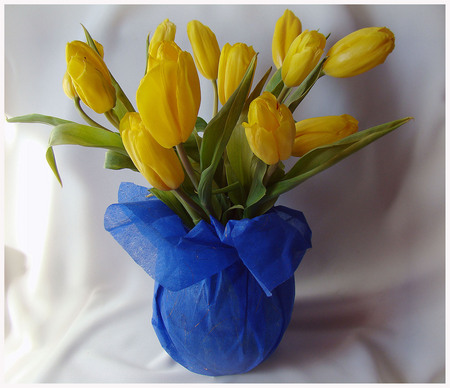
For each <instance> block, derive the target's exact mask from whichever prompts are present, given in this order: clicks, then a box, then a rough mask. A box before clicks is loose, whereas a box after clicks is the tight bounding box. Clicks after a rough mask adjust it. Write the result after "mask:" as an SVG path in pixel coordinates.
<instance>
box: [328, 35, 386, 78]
mask: <svg viewBox="0 0 450 388" xmlns="http://www.w3.org/2000/svg"><path fill="white" fill-rule="evenodd" d="M394 47H395V36H394V34H393V33H392V32H391V31H390V30H389V29H388V28H386V27H367V28H362V29H360V30H357V31H354V32H352V33H351V34H349V35H347V36H346V37H344V38H342V39H341V40H340V41H338V42H337V43H336V44H335V45H334V46H333V47H331V49H330V51H329V52H328V54H327V56H328V59H327V61H326V62H325V65H324V67H323V71H324V72H325V74H327V75H329V76H331V77H339V78H344V77H353V76H355V75H358V74H361V73H364V72H366V71H368V70H370V69H372V68H374V67H375V66H378V65H381V64H382V63H383V62H384V61H385V60H386V58H387V56H388V55H389V54H390V53H391V52H392V50H394Z"/></svg>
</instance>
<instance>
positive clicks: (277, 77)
mask: <svg viewBox="0 0 450 388" xmlns="http://www.w3.org/2000/svg"><path fill="white" fill-rule="evenodd" d="M283 86H284V83H283V80H282V79H281V67H280V68H279V69H278V70H277V71H276V72H275V73H274V75H273V76H272V78H271V79H270V80H269V82H268V83H267V86H266V89H265V90H266V91H267V92H270V93H272V94H273V95H274V96H275V97H278V95H279V94H280V92H281V90H282V89H283Z"/></svg>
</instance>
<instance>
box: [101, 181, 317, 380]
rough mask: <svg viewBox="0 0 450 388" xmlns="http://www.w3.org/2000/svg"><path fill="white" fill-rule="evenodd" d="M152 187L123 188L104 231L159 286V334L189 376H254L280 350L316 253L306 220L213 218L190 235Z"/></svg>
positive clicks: (290, 215)
mask: <svg viewBox="0 0 450 388" xmlns="http://www.w3.org/2000/svg"><path fill="white" fill-rule="evenodd" d="M148 195H149V192H148V190H147V189H146V188H144V187H140V186H136V185H134V184H132V183H122V184H121V186H120V189H119V201H118V202H119V203H117V204H113V205H110V206H109V207H108V209H107V211H106V213H105V229H106V230H107V231H108V232H110V233H111V235H112V236H113V237H114V238H115V239H116V240H117V242H118V243H119V244H120V245H121V246H122V247H123V248H124V249H125V250H126V251H127V252H128V253H129V255H130V256H131V257H132V258H133V260H134V261H135V262H136V263H137V264H138V265H139V266H141V267H142V269H144V270H145V272H146V273H147V274H148V275H150V276H151V277H152V278H153V279H154V280H155V289H154V296H153V317H152V324H153V328H154V330H155V332H156V334H157V336H158V339H159V341H160V343H161V345H162V347H163V348H164V349H165V350H166V352H167V353H168V354H169V355H170V356H171V357H172V358H173V359H174V360H175V361H176V362H178V363H179V364H181V365H182V366H184V367H185V368H187V369H188V370H190V371H192V372H195V373H199V374H203V375H210V376H220V375H231V374H239V373H245V372H247V371H249V370H251V369H253V368H254V367H256V366H257V365H259V364H260V363H261V362H262V361H264V360H265V359H266V358H267V357H269V356H270V355H271V354H272V353H273V351H274V350H275V349H276V347H277V346H278V344H279V343H280V341H281V339H282V337H283V334H284V332H285V331H286V328H287V326H288V324H289V321H290V318H291V315H292V309H293V306H294V299H295V281H294V272H295V270H296V269H297V267H298V265H299V264H300V261H301V259H302V258H303V256H304V254H305V252H306V250H307V249H308V248H310V247H311V230H310V228H309V226H308V224H307V222H306V219H305V217H304V216H303V214H302V213H301V212H299V211H296V210H293V209H289V208H287V207H284V206H276V207H274V208H272V209H271V210H270V211H269V212H267V213H266V214H264V215H261V216H258V217H255V218H252V219H242V220H230V221H228V223H227V224H226V225H225V226H224V225H222V224H221V223H219V222H218V221H217V220H216V219H214V218H213V217H211V220H210V223H208V222H206V221H200V222H199V223H198V224H197V225H196V226H195V227H194V228H192V229H191V230H188V228H186V227H185V226H184V225H183V223H182V221H181V219H180V218H179V217H178V216H177V215H176V214H175V213H174V212H173V211H172V210H171V209H170V208H168V207H167V206H166V205H165V204H164V203H163V202H161V201H160V200H159V199H157V198H156V197H148Z"/></svg>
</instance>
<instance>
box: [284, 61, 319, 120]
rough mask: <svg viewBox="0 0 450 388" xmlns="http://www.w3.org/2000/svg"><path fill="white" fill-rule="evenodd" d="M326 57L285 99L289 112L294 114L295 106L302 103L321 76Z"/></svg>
mask: <svg viewBox="0 0 450 388" xmlns="http://www.w3.org/2000/svg"><path fill="white" fill-rule="evenodd" d="M326 59H327V57H325V58H323V59H322V60H321V61H320V62H319V63H318V64H317V65H316V67H315V68H314V69H313V70H312V71H311V73H309V74H308V76H307V77H306V78H305V79H304V81H303V82H302V83H301V84H300V85H299V87H298V88H297V89H296V90H295V91H294V92H293V93H292V94H291V95H290V96H289V97H288V98H287V99H286V102H285V105H286V106H287V107H289V109H290V111H291V112H294V111H295V109H296V108H297V106H298V105H299V104H300V103H301V102H302V101H303V99H304V98H305V97H306V95H307V94H308V93H309V91H310V90H311V89H312V87H313V86H314V84H315V83H316V82H317V80H318V79H319V78H320V76H321V74H322V68H323V65H324V64H325V61H326Z"/></svg>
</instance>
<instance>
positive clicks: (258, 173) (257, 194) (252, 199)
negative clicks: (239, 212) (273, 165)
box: [245, 156, 267, 207]
mask: <svg viewBox="0 0 450 388" xmlns="http://www.w3.org/2000/svg"><path fill="white" fill-rule="evenodd" d="M252 170H253V181H252V186H251V187H250V192H249V194H248V197H247V202H246V203H245V206H246V207H249V206H251V205H253V204H254V203H256V202H258V201H259V200H260V199H261V198H262V197H264V194H265V193H266V187H265V186H264V184H263V179H264V175H265V174H266V171H267V165H266V164H265V163H264V162H263V161H262V160H261V159H259V158H257V157H256V156H255V157H254V159H253V169H252Z"/></svg>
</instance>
